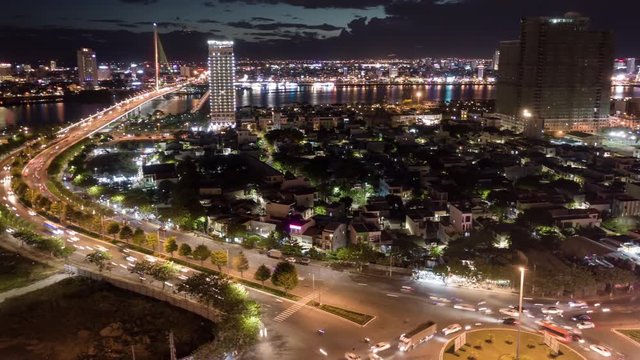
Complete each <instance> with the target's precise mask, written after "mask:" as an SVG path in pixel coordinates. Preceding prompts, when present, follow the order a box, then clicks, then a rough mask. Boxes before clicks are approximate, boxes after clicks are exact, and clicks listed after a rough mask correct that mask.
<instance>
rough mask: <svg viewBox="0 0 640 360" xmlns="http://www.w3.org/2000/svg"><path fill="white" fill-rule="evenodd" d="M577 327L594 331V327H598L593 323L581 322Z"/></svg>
mask: <svg viewBox="0 0 640 360" xmlns="http://www.w3.org/2000/svg"><path fill="white" fill-rule="evenodd" d="M576 327H577V328H578V329H593V328H594V327H596V324H594V323H592V322H591V321H580V322H579V323H578V324H577V325H576Z"/></svg>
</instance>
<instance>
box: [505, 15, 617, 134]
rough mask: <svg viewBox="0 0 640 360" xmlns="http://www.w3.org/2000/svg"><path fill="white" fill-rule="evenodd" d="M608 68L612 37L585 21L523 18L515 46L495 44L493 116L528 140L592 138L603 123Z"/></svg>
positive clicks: (577, 18) (608, 89)
mask: <svg viewBox="0 0 640 360" xmlns="http://www.w3.org/2000/svg"><path fill="white" fill-rule="evenodd" d="M612 63H613V34H612V33H611V32H606V31H592V30H589V19H588V18H585V17H581V16H579V15H578V14H573V13H569V14H566V15H565V16H564V17H560V18H551V17H530V18H524V19H522V21H521V27H520V40H516V41H505V42H501V43H500V70H499V74H498V89H497V101H496V111H497V112H498V113H499V114H501V115H503V116H505V117H508V118H511V120H513V122H512V124H516V125H519V126H520V127H521V128H520V130H524V132H525V134H527V135H529V136H535V137H537V136H540V135H541V133H542V131H543V130H544V131H551V132H555V131H572V130H577V131H585V132H595V131H597V129H599V128H601V127H604V126H606V125H607V122H608V116H609V97H610V93H611V74H612V71H613V70H612V67H611V64H612Z"/></svg>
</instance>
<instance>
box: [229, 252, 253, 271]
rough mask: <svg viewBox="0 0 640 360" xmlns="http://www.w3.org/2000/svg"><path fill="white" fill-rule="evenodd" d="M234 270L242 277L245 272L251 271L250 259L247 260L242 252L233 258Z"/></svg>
mask: <svg viewBox="0 0 640 360" xmlns="http://www.w3.org/2000/svg"><path fill="white" fill-rule="evenodd" d="M233 268H234V269H235V270H236V271H238V272H240V277H244V272H245V271H247V270H249V259H247V257H246V256H245V255H244V253H243V252H242V251H240V254H238V256H234V257H233Z"/></svg>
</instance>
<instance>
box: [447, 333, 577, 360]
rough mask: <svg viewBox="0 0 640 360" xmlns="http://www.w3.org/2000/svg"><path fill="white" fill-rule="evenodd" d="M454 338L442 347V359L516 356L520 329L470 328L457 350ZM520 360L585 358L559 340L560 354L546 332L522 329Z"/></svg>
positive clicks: (497, 359)
mask: <svg viewBox="0 0 640 360" xmlns="http://www.w3.org/2000/svg"><path fill="white" fill-rule="evenodd" d="M460 336H461V334H458V335H457V336H455V337H453V338H451V339H450V340H449V341H448V342H447V343H446V344H445V346H444V347H443V348H442V350H441V351H440V359H441V360H515V359H516V344H517V339H518V332H517V331H516V330H510V329H501V328H491V329H482V330H471V331H467V332H466V342H465V344H463V345H461V346H460V348H459V349H458V350H457V351H454V349H455V343H456V339H457V338H458V337H460ZM520 336H521V338H520V360H542V359H558V360H584V359H585V358H584V357H583V356H582V355H580V354H578V353H577V352H576V351H575V350H573V349H571V348H569V347H568V346H566V345H564V344H562V343H559V344H558V345H559V348H558V353H557V354H556V353H555V352H554V351H553V350H552V349H551V348H550V347H549V346H547V345H545V343H544V336H542V335H540V334H537V333H533V332H528V331H521V333H520Z"/></svg>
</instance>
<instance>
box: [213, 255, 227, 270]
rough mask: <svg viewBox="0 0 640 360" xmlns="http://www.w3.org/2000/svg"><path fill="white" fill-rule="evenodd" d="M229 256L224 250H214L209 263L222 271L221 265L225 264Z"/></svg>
mask: <svg viewBox="0 0 640 360" xmlns="http://www.w3.org/2000/svg"><path fill="white" fill-rule="evenodd" d="M228 261H229V258H228V257H227V252H226V251H224V250H216V251H214V252H212V253H211V263H212V264H213V265H215V266H217V267H218V271H222V267H223V266H225V265H227V262H228Z"/></svg>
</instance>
